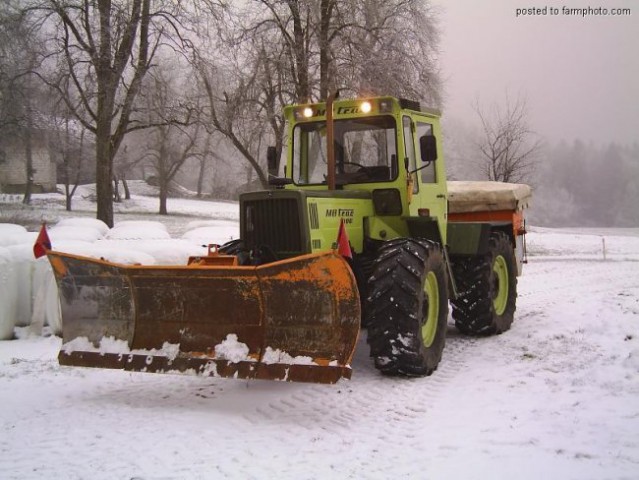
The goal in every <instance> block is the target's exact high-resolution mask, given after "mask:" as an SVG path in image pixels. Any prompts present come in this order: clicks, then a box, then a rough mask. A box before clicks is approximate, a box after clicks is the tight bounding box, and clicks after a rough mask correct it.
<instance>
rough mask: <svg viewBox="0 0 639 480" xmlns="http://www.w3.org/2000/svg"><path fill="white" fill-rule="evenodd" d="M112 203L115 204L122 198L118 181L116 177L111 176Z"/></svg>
mask: <svg viewBox="0 0 639 480" xmlns="http://www.w3.org/2000/svg"><path fill="white" fill-rule="evenodd" d="M113 201H114V202H115V203H120V202H121V201H122V197H121V196H120V181H119V180H118V176H117V175H113Z"/></svg>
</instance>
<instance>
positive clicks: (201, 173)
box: [197, 159, 205, 198]
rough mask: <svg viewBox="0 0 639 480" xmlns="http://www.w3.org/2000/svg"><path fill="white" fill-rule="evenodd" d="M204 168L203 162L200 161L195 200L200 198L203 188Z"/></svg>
mask: <svg viewBox="0 0 639 480" xmlns="http://www.w3.org/2000/svg"><path fill="white" fill-rule="evenodd" d="M204 167H205V161H204V160H203V159H202V160H200V171H199V173H198V176H197V198H202V188H204Z"/></svg>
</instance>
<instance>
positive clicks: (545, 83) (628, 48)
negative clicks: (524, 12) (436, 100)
mask: <svg viewBox="0 0 639 480" xmlns="http://www.w3.org/2000/svg"><path fill="white" fill-rule="evenodd" d="M588 1H589V0H583V1H579V0H577V1H575V0H565V1H563V2H561V1H560V2H558V1H546V2H544V1H543V0H541V1H539V2H535V1H534V0H533V1H530V0H528V1H527V0H524V1H513V0H490V1H486V2H478V1H477V0H432V3H433V5H435V6H436V7H437V8H438V9H439V12H440V20H441V22H440V26H441V28H442V43H441V51H442V55H441V60H442V67H443V74H444V79H445V85H446V89H445V105H444V115H445V116H451V117H454V118H458V119H467V120H469V123H470V122H471V121H472V122H476V114H475V113H474V112H473V110H472V108H471V105H472V103H473V101H474V99H475V98H479V99H480V102H481V103H483V104H490V103H491V102H493V101H501V100H502V99H503V98H504V97H505V95H506V93H508V95H509V96H510V97H511V98H512V99H515V98H516V97H517V96H518V95H519V94H522V95H524V96H525V97H526V98H527V100H528V107H529V111H530V123H531V126H532V127H533V129H534V130H535V131H536V132H537V133H539V134H541V135H543V136H544V137H546V138H547V139H548V140H551V141H555V140H561V139H565V140H567V141H569V142H572V141H573V140H574V139H576V138H581V139H583V140H586V141H591V140H592V141H594V142H595V143H598V144H599V143H601V144H606V143H609V142H610V141H616V142H620V143H625V144H631V143H633V142H639V133H638V132H639V2H637V1H632V0H599V3H596V0H593V1H592V3H588ZM564 5H565V6H567V7H572V8H585V7H588V6H591V7H593V8H596V7H605V8H613V7H627V8H630V9H631V10H632V15H631V16H630V17H613V16H609V17H601V16H600V17H585V18H582V17H571V16H563V15H558V16H550V15H547V16H532V17H519V18H517V17H516V16H515V9H516V8H526V7H544V6H552V7H556V8H559V9H561V7H562V6H564Z"/></svg>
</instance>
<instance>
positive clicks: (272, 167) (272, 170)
mask: <svg viewBox="0 0 639 480" xmlns="http://www.w3.org/2000/svg"><path fill="white" fill-rule="evenodd" d="M266 165H267V167H268V174H269V175H270V176H273V177H277V174H278V171H277V170H278V169H277V148H275V147H273V146H271V147H267V148H266Z"/></svg>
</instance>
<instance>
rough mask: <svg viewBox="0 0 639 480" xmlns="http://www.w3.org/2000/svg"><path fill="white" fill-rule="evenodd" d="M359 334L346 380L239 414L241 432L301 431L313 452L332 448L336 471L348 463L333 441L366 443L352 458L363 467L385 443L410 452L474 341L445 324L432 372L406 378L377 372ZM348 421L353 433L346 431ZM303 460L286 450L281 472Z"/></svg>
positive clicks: (291, 434) (289, 434)
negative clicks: (444, 335)
mask: <svg viewBox="0 0 639 480" xmlns="http://www.w3.org/2000/svg"><path fill="white" fill-rule="evenodd" d="M362 337H363V338H361V339H360V341H359V344H358V348H357V351H356V354H355V358H354V359H353V368H354V372H353V379H352V380H351V381H346V382H340V383H339V384H337V385H333V386H327V385H309V386H306V387H305V388H303V389H300V390H296V391H295V392H294V393H292V394H290V395H284V396H282V397H281V398H277V399H275V400H273V401H271V402H269V403H268V404H267V405H265V406H260V407H258V408H256V409H255V410H254V411H252V412H249V413H246V414H245V415H244V419H245V420H246V422H247V428H248V430H247V433H248V432H249V431H250V432H252V434H254V435H255V434H257V436H260V435H261V434H262V433H264V434H266V433H267V432H272V430H273V426H274V425H278V426H279V427H280V428H282V435H283V438H291V437H292V438H300V435H302V438H303V435H304V432H307V433H308V434H310V435H311V438H310V439H308V440H307V442H309V443H310V444H314V446H315V447H316V448H317V449H318V452H321V451H322V446H323V448H325V449H326V451H325V453H326V454H327V455H328V454H329V450H331V451H332V453H331V456H332V458H333V461H334V464H335V467H336V468H337V467H339V470H340V471H344V469H345V468H348V467H349V465H350V466H351V467H352V463H353V460H352V452H350V453H349V454H347V455H342V454H340V453H339V449H338V452H337V453H336V452H335V445H343V446H346V447H348V448H353V445H366V448H362V447H358V448H362V452H361V454H360V455H358V456H357V457H358V461H359V465H360V466H361V468H365V464H366V463H367V462H368V461H369V460H370V455H372V454H375V455H380V454H381V455H383V453H384V452H385V450H386V449H387V448H386V446H387V445H393V450H394V451H395V450H397V449H400V450H401V449H402V448H403V447H405V449H406V451H410V450H411V449H412V448H413V447H414V442H415V441H416V439H418V438H419V437H420V436H421V435H422V433H423V430H424V429H425V428H428V422H429V413H430V412H431V410H432V407H433V405H434V404H435V403H436V402H437V398H438V395H439V394H440V393H441V392H442V391H445V389H446V387H447V385H448V384H449V383H450V382H451V381H452V380H454V378H455V376H456V375H457V373H458V372H459V371H462V370H464V369H465V367H466V365H467V360H468V359H469V358H471V355H472V347H473V346H474V344H475V339H473V338H468V337H463V336H461V335H459V334H457V332H456V331H455V329H454V327H450V328H449V334H448V338H447V345H446V348H445V349H444V355H443V358H442V362H441V363H440V365H439V368H438V370H437V371H436V372H435V373H434V374H433V375H431V376H429V377H425V378H413V379H406V378H392V377H385V376H382V375H381V374H380V373H379V372H378V371H377V370H376V369H375V368H374V366H373V363H372V360H371V359H370V358H369V357H368V346H367V345H366V340H365V334H363V335H362ZM354 424H357V434H356V435H353V434H352V433H351V429H352V427H353V425H354ZM287 426H288V428H286V427H287ZM300 441H302V440H300ZM329 445H332V447H329ZM280 448H281V447H280ZM306 461H307V460H304V461H303V462H306ZM303 462H301V461H298V460H297V457H296V456H295V455H294V454H291V458H290V459H289V463H288V465H287V467H286V468H287V470H285V471H283V472H282V473H285V472H288V474H291V473H292V472H294V471H296V469H299V468H302V467H303V465H302V463H303ZM409 465H410V464H407V465H406V467H409ZM263 468H268V466H267V465H266V464H265V465H264V466H263ZM393 468H396V464H395V462H392V461H389V462H388V465H387V468H384V469H382V470H381V471H380V474H383V475H387V474H390V473H391V472H392V469H393ZM415 468H416V471H415V473H419V471H420V469H419V468H417V467H415Z"/></svg>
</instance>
